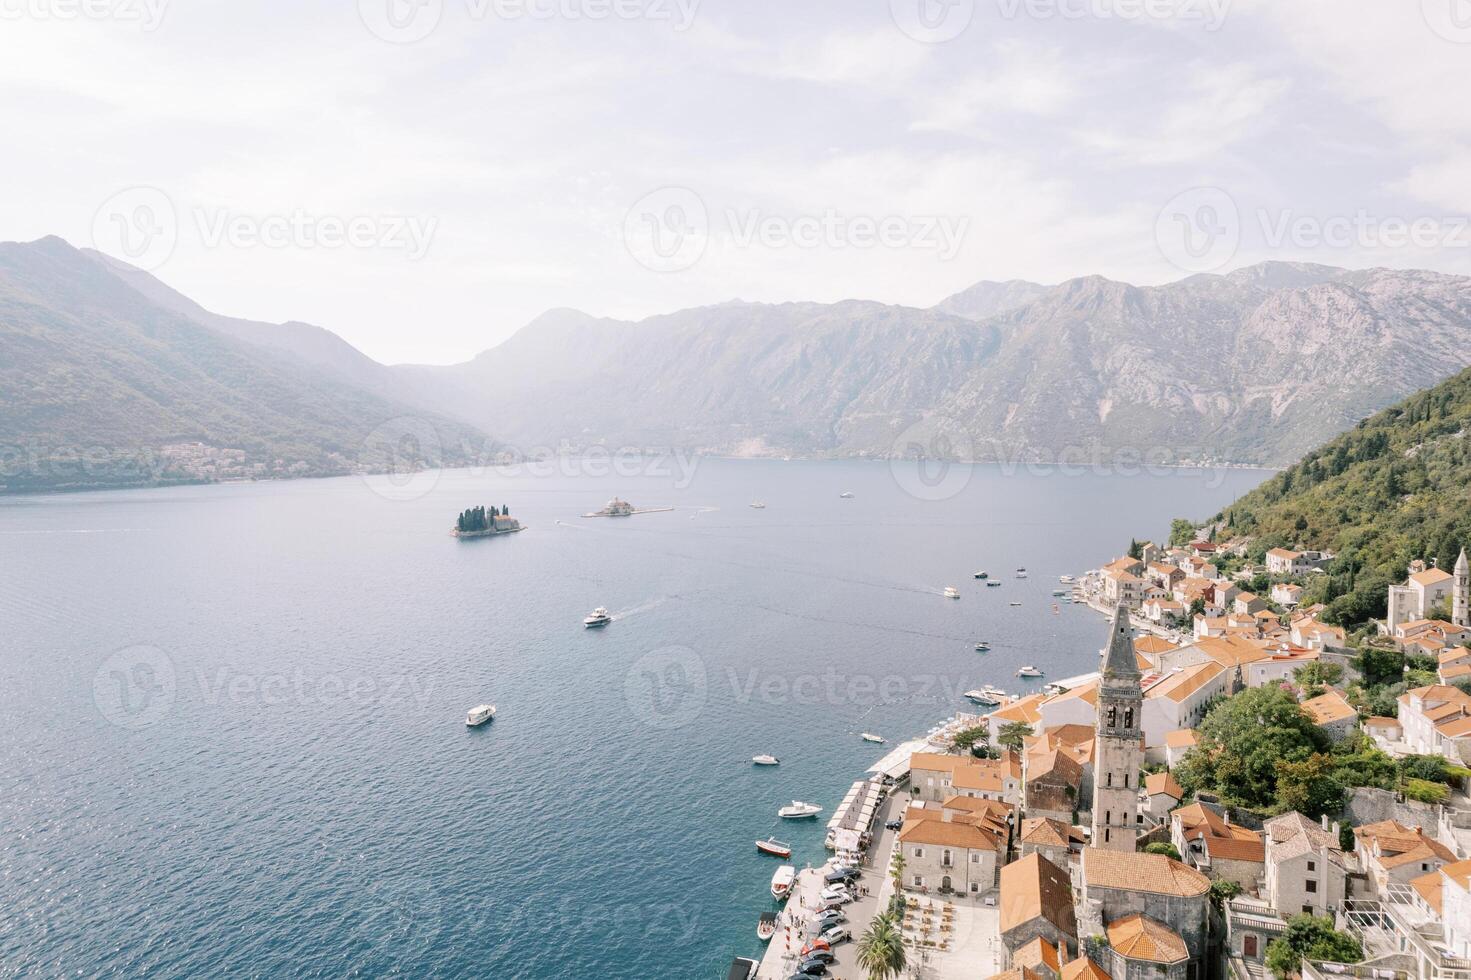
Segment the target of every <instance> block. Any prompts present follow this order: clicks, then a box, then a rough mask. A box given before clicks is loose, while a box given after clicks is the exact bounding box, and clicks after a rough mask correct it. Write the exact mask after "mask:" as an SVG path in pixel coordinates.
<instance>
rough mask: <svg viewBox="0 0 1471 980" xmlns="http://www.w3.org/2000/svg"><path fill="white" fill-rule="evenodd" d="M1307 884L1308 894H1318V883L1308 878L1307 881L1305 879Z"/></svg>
mask: <svg viewBox="0 0 1471 980" xmlns="http://www.w3.org/2000/svg"><path fill="white" fill-rule="evenodd" d="M1307 886H1308V894H1309V895H1316V894H1318V883H1317V882H1316V881H1314V880H1313V879H1311V878H1309V879H1308V881H1307Z"/></svg>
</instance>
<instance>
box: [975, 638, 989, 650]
mask: <svg viewBox="0 0 1471 980" xmlns="http://www.w3.org/2000/svg"><path fill="white" fill-rule="evenodd" d="M990 649H991V644H990V642H989V641H988V640H981V641H980V642H979V643H977V644H976V652H977V653H985V652H986V651H988V650H990Z"/></svg>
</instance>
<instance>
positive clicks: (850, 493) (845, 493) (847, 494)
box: [838, 490, 853, 500]
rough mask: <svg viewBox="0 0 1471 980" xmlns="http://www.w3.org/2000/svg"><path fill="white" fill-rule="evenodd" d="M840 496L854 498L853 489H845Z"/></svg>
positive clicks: (845, 498) (848, 498) (847, 498)
mask: <svg viewBox="0 0 1471 980" xmlns="http://www.w3.org/2000/svg"><path fill="white" fill-rule="evenodd" d="M838 496H839V497H841V498H843V499H844V500H852V499H853V491H852V490H844V491H843V492H842V493H840V494H838Z"/></svg>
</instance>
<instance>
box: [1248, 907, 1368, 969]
mask: <svg viewBox="0 0 1471 980" xmlns="http://www.w3.org/2000/svg"><path fill="white" fill-rule="evenodd" d="M1363 958H1364V949H1363V947H1362V946H1360V945H1359V941H1358V940H1357V939H1355V938H1354V937H1353V936H1351V935H1349V934H1348V933H1344V932H1339V931H1337V930H1336V929H1334V928H1333V920H1332V919H1331V918H1327V917H1321V918H1320V917H1317V916H1312V915H1305V914H1303V915H1294V916H1293V917H1292V918H1291V919H1288V920H1287V931H1286V932H1285V933H1283V934H1282V938H1281V939H1274V940H1272V941H1271V942H1270V943H1268V944H1267V966H1269V967H1271V969H1272V972H1273V973H1275V974H1276V975H1277V977H1278V980H1285V978H1286V977H1287V976H1288V975H1290V974H1294V973H1297V972H1298V971H1299V970H1300V969H1301V968H1302V961H1303V960H1315V961H1317V960H1326V961H1328V962H1330V963H1357V962H1359V961H1360V960H1362V959H1363Z"/></svg>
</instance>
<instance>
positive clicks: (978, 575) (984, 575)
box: [976, 572, 991, 579]
mask: <svg viewBox="0 0 1471 980" xmlns="http://www.w3.org/2000/svg"><path fill="white" fill-rule="evenodd" d="M990 577H991V573H990V572H976V578H979V579H987V578H990Z"/></svg>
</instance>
